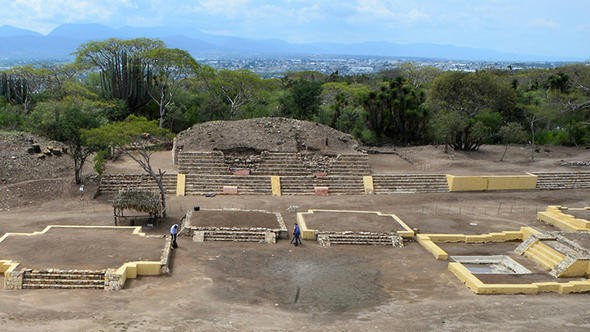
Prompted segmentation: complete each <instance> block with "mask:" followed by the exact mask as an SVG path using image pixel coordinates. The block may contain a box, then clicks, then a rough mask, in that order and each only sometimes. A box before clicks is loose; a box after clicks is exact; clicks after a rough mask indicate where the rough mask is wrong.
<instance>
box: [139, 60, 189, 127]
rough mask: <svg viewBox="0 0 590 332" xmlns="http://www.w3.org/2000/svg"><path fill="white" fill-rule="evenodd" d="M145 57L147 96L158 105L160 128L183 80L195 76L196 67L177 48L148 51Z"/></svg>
mask: <svg viewBox="0 0 590 332" xmlns="http://www.w3.org/2000/svg"><path fill="white" fill-rule="evenodd" d="M145 57H146V61H147V63H148V66H149V69H148V71H149V72H151V77H150V78H151V80H152V84H150V85H149V86H150V87H151V89H149V90H148V94H149V96H150V97H151V98H152V99H153V100H154V101H155V102H156V104H158V109H159V114H160V121H159V126H160V128H162V126H163V124H164V116H165V115H166V111H167V108H168V106H169V105H170V103H171V102H172V101H173V100H174V96H175V95H176V93H177V91H178V88H179V87H180V85H181V84H182V82H183V81H184V80H185V79H187V78H189V77H190V76H192V75H194V74H195V72H196V70H197V67H198V65H197V62H196V61H195V59H193V57H192V56H191V55H190V54H189V53H188V52H186V51H183V50H180V49H177V48H156V49H152V50H148V51H147V52H146V53H145Z"/></svg>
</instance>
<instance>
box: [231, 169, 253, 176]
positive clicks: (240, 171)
mask: <svg viewBox="0 0 590 332" xmlns="http://www.w3.org/2000/svg"><path fill="white" fill-rule="evenodd" d="M232 173H233V174H234V175H250V170H249V169H247V168H242V169H236V170H234V171H233V172H232Z"/></svg>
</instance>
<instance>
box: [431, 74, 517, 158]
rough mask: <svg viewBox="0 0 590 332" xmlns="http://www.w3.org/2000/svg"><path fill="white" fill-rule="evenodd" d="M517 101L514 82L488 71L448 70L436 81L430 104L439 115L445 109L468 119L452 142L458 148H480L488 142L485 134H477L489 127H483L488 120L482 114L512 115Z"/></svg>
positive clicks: (433, 84) (490, 129)
mask: <svg viewBox="0 0 590 332" xmlns="http://www.w3.org/2000/svg"><path fill="white" fill-rule="evenodd" d="M515 101H516V94H515V92H514V90H513V89H512V88H511V87H510V85H509V84H508V83H507V82H502V81H500V80H499V79H498V78H497V77H496V76H495V75H494V74H492V73H490V72H487V71H482V72H476V73H463V72H447V73H444V74H442V75H440V76H439V77H437V78H436V79H435V80H434V82H433V83H432V86H431V89H430V95H429V106H430V109H431V110H433V111H434V112H435V117H436V116H437V115H436V113H437V112H440V111H441V110H445V111H452V112H454V113H457V114H459V115H460V116H461V118H463V119H465V121H464V122H463V125H464V126H463V128H461V130H460V131H459V132H458V133H457V135H456V136H455V138H454V140H453V142H451V143H450V144H451V145H452V146H453V148H455V149H458V150H477V149H478V148H479V146H480V145H481V144H482V143H483V142H484V141H483V140H482V138H483V137H482V136H481V135H475V134H476V133H478V134H481V133H482V130H481V129H485V128H482V126H487V124H486V123H485V121H482V120H481V119H478V115H479V114H480V113H482V112H484V111H485V112H488V113H489V114H493V113H498V114H499V115H500V116H503V115H504V114H510V113H511V112H512V111H513V110H514V108H515ZM474 129H478V131H475V130H474ZM492 129H493V128H488V129H486V130H485V131H488V132H490V131H492ZM485 131H484V132H485Z"/></svg>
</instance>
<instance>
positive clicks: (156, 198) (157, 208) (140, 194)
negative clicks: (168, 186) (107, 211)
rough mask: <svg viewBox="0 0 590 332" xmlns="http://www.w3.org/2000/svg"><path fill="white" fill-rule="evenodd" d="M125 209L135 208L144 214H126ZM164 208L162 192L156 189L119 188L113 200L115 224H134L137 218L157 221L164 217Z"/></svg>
mask: <svg viewBox="0 0 590 332" xmlns="http://www.w3.org/2000/svg"><path fill="white" fill-rule="evenodd" d="M125 210H135V211H137V212H140V213H144V214H135V215H125ZM163 213H164V209H163V206H162V201H161V199H160V194H159V193H158V192H155V191H142V190H134V189H125V190H119V192H118V193H117V195H116V196H115V199H114V200H113V215H114V220H115V225H118V224H119V223H121V222H129V224H131V225H134V224H135V220H141V219H147V220H150V221H157V220H158V219H159V218H161V217H162V215H163Z"/></svg>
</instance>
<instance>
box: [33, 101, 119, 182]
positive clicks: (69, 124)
mask: <svg viewBox="0 0 590 332" xmlns="http://www.w3.org/2000/svg"><path fill="white" fill-rule="evenodd" d="M104 107H108V106H107V105H106V104H101V103H98V102H91V101H87V100H79V99H77V100H72V99H66V100H64V101H47V102H42V103H39V104H37V106H36V107H35V109H34V110H33V112H32V114H31V120H32V121H30V125H31V126H32V127H33V130H34V131H36V132H37V133H39V134H43V135H46V136H48V137H49V138H51V139H54V140H57V141H60V142H64V143H66V144H67V145H68V151H69V155H70V157H71V158H72V160H73V161H74V179H75V181H76V183H78V184H79V183H82V176H81V172H82V168H83V167H84V164H85V162H86V159H87V158H88V156H89V155H91V154H92V153H94V152H96V151H97V150H96V147H95V146H92V145H87V144H86V142H85V141H84V139H83V138H82V135H81V131H82V130H83V129H91V128H96V127H98V126H99V125H101V124H102V123H104V121H105V120H106V119H105V117H103V116H102V112H103V109H104Z"/></svg>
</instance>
